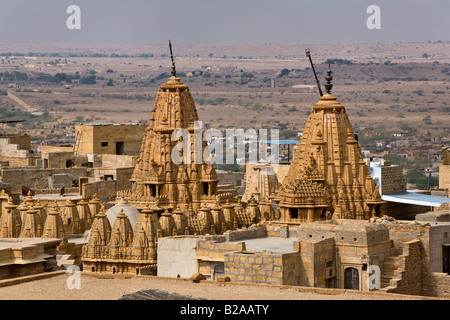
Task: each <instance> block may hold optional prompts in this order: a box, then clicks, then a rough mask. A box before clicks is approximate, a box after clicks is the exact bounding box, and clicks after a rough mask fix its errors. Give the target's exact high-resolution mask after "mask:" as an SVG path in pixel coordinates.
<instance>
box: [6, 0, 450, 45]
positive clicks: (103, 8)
mask: <svg viewBox="0 0 450 320" xmlns="http://www.w3.org/2000/svg"><path fill="white" fill-rule="evenodd" d="M71 5H77V6H78V8H79V9H80V15H79V17H80V19H79V27H80V29H76V28H75V29H69V27H68V24H69V20H70V17H72V12H69V13H67V11H68V9H69V8H71ZM372 5H377V6H378V7H379V9H380V29H376V28H375V29H370V28H369V27H368V24H369V20H370V17H371V16H372V13H371V12H369V13H367V12H368V11H369V7H371V6H372ZM449 12H450V1H446V0H376V1H375V0H340V1H336V0H316V1H314V2H310V1H304V0H278V1H273V0H226V1H214V0H172V1H170V2H167V1H164V0H151V1H145V0H128V1H125V0H96V1H89V0H58V1H54V0H40V1H35V0H2V6H1V11H0V43H39V44H93V43H95V44H101V45H127V46H128V45H164V44H165V43H166V41H167V40H168V39H171V40H172V42H174V43H177V44H178V45H217V46H235V45H244V44H246V45H263V44H270V45H289V44H309V45H323V44H384V43H427V42H428V41H432V42H437V41H439V40H441V41H443V42H448V41H450V34H449V30H450V19H448V17H447V15H448V13H449ZM71 21H72V20H71ZM73 21H75V20H73ZM74 25H75V24H74ZM166 39H167V40H166Z"/></svg>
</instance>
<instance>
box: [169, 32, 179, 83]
mask: <svg viewBox="0 0 450 320" xmlns="http://www.w3.org/2000/svg"><path fill="white" fill-rule="evenodd" d="M169 49H170V59H172V76H174V77H176V76H177V71H176V69H175V60H174V59H173V52H172V43H171V42H170V40H169Z"/></svg>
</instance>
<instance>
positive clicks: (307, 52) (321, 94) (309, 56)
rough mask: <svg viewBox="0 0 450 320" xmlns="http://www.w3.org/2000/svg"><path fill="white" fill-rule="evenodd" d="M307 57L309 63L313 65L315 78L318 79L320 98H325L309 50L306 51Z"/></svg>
mask: <svg viewBox="0 0 450 320" xmlns="http://www.w3.org/2000/svg"><path fill="white" fill-rule="evenodd" d="M306 56H307V57H308V58H309V62H310V63H311V68H312V71H313V72H314V77H316V82H317V87H318V88H319V93H320V96H323V93H322V89H321V88H320V82H319V79H318V78H317V74H316V70H315V69H314V64H313V62H312V59H311V52H310V50H309V49H306Z"/></svg>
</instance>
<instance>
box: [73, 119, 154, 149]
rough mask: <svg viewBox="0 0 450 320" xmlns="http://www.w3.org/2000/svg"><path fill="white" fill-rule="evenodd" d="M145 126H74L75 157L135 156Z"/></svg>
mask: <svg viewBox="0 0 450 320" xmlns="http://www.w3.org/2000/svg"><path fill="white" fill-rule="evenodd" d="M145 128H146V126H145V125H140V124H130V125H128V124H88V125H77V126H75V145H74V153H75V154H76V155H87V154H116V155H137V153H138V152H137V150H139V146H140V145H141V142H142V135H143V133H144V132H145Z"/></svg>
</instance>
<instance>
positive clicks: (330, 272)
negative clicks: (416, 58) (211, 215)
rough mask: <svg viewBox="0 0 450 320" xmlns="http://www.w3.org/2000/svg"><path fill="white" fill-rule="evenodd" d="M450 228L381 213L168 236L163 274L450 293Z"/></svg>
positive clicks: (161, 248) (162, 248)
mask: <svg viewBox="0 0 450 320" xmlns="http://www.w3.org/2000/svg"><path fill="white" fill-rule="evenodd" d="M449 230H450V225H449V224H448V223H447V224H443V225H440V226H432V225H430V223H428V222H413V221H396V220H393V219H392V220H385V219H381V218H373V219H370V220H369V221H367V220H354V219H353V220H351V219H338V220H329V221H315V222H307V223H302V224H301V225H299V226H290V227H289V226H288V225H280V224H271V223H264V224H259V225H254V226H252V227H250V228H248V229H241V230H233V231H227V232H225V233H224V234H223V235H215V236H213V235H206V236H197V237H195V236H175V237H166V238H161V239H159V241H158V253H157V254H158V275H159V276H165V277H174V278H177V277H181V278H189V277H191V276H192V275H195V274H199V273H201V274H203V275H204V276H205V278H206V279H207V280H219V279H225V278H228V279H229V280H230V281H233V282H241V283H249V282H250V283H265V284H275V285H292V286H307V287H320V288H341V289H350V290H360V291H374V290H380V291H383V292H391V293H402V294H412V295H426V296H440V297H448V296H450V289H449V288H450V287H449V286H448V285H449V283H450V275H448V272H447V273H445V271H444V272H443V270H442V263H443V262H444V261H447V263H448V260H445V257H443V256H442V254H441V253H442V250H441V248H442V246H443V247H445V248H447V247H448V243H450V240H449V239H450V238H448V237H447V238H446V233H448V232H449ZM438 251H439V252H438ZM440 252H441V253H440ZM439 254H441V255H439ZM436 261H438V263H436Z"/></svg>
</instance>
